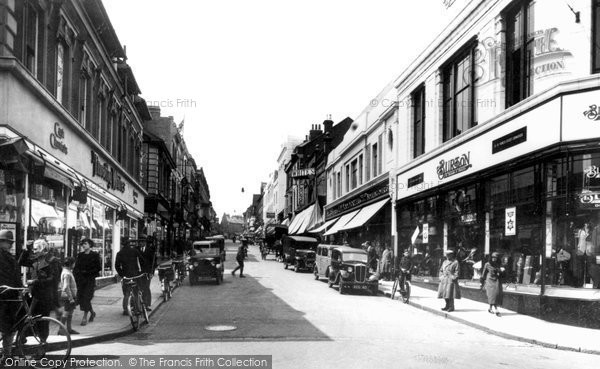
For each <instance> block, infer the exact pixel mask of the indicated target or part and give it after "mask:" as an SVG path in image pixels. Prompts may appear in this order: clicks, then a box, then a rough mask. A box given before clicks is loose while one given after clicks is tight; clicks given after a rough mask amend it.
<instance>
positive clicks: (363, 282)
mask: <svg viewBox="0 0 600 369" xmlns="http://www.w3.org/2000/svg"><path fill="white" fill-rule="evenodd" d="M328 280H329V287H333V285H335V284H337V285H338V290H339V292H340V294H344V293H345V292H346V290H349V291H369V292H371V294H373V295H377V292H378V284H379V282H378V275H377V273H376V271H374V270H370V269H369V266H368V265H367V252H366V251H365V250H362V249H356V248H353V247H349V246H341V247H335V248H333V249H332V250H331V264H330V266H329V276H328Z"/></svg>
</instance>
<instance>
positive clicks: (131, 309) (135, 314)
mask: <svg viewBox="0 0 600 369" xmlns="http://www.w3.org/2000/svg"><path fill="white" fill-rule="evenodd" d="M139 278H148V276H147V275H146V273H142V274H140V275H138V276H135V277H130V278H128V277H123V280H122V281H121V283H123V285H124V286H125V287H126V288H128V289H129V299H128V301H127V313H128V314H129V319H130V320H131V326H132V327H133V329H134V330H136V331H137V330H138V329H139V327H140V320H141V319H144V322H146V324H148V323H149V321H150V320H149V319H148V311H147V310H146V304H144V299H143V298H142V290H141V289H140V287H139V285H138V283H137V280H138V279H139Z"/></svg>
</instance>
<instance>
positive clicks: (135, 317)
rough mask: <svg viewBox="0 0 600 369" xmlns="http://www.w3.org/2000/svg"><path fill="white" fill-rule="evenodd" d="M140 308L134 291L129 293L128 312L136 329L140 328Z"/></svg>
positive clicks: (132, 325)
mask: <svg viewBox="0 0 600 369" xmlns="http://www.w3.org/2000/svg"><path fill="white" fill-rule="evenodd" d="M139 310H140V309H139V308H138V303H137V298H134V296H133V293H130V294H129V299H128V301H127V312H128V313H129V320H130V321H131V327H132V328H133V329H134V330H136V331H137V330H138V328H139V327H140V312H139Z"/></svg>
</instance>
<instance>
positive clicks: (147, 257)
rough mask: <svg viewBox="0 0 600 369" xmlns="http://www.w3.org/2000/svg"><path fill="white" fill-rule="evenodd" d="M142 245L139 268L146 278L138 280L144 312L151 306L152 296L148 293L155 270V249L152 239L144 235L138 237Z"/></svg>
mask: <svg viewBox="0 0 600 369" xmlns="http://www.w3.org/2000/svg"><path fill="white" fill-rule="evenodd" d="M140 240H141V241H142V243H141V244H140V247H139V251H140V254H141V256H142V258H141V267H142V272H143V273H146V274H147V275H148V278H146V279H144V278H141V279H140V280H139V285H140V289H141V290H142V298H143V300H144V304H145V305H146V310H148V311H149V310H150V305H152V294H151V292H150V281H151V280H152V277H153V276H154V270H155V269H156V248H155V247H154V242H153V241H152V237H147V236H146V235H145V234H142V235H141V236H140Z"/></svg>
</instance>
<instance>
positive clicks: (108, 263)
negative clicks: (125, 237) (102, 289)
mask: <svg viewBox="0 0 600 369" xmlns="http://www.w3.org/2000/svg"><path fill="white" fill-rule="evenodd" d="M112 213H113V211H112V210H111V211H108V212H106V214H105V218H104V259H103V272H102V274H103V275H104V276H110V275H112V274H113V273H112V254H113V229H114V222H113V219H112Z"/></svg>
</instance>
